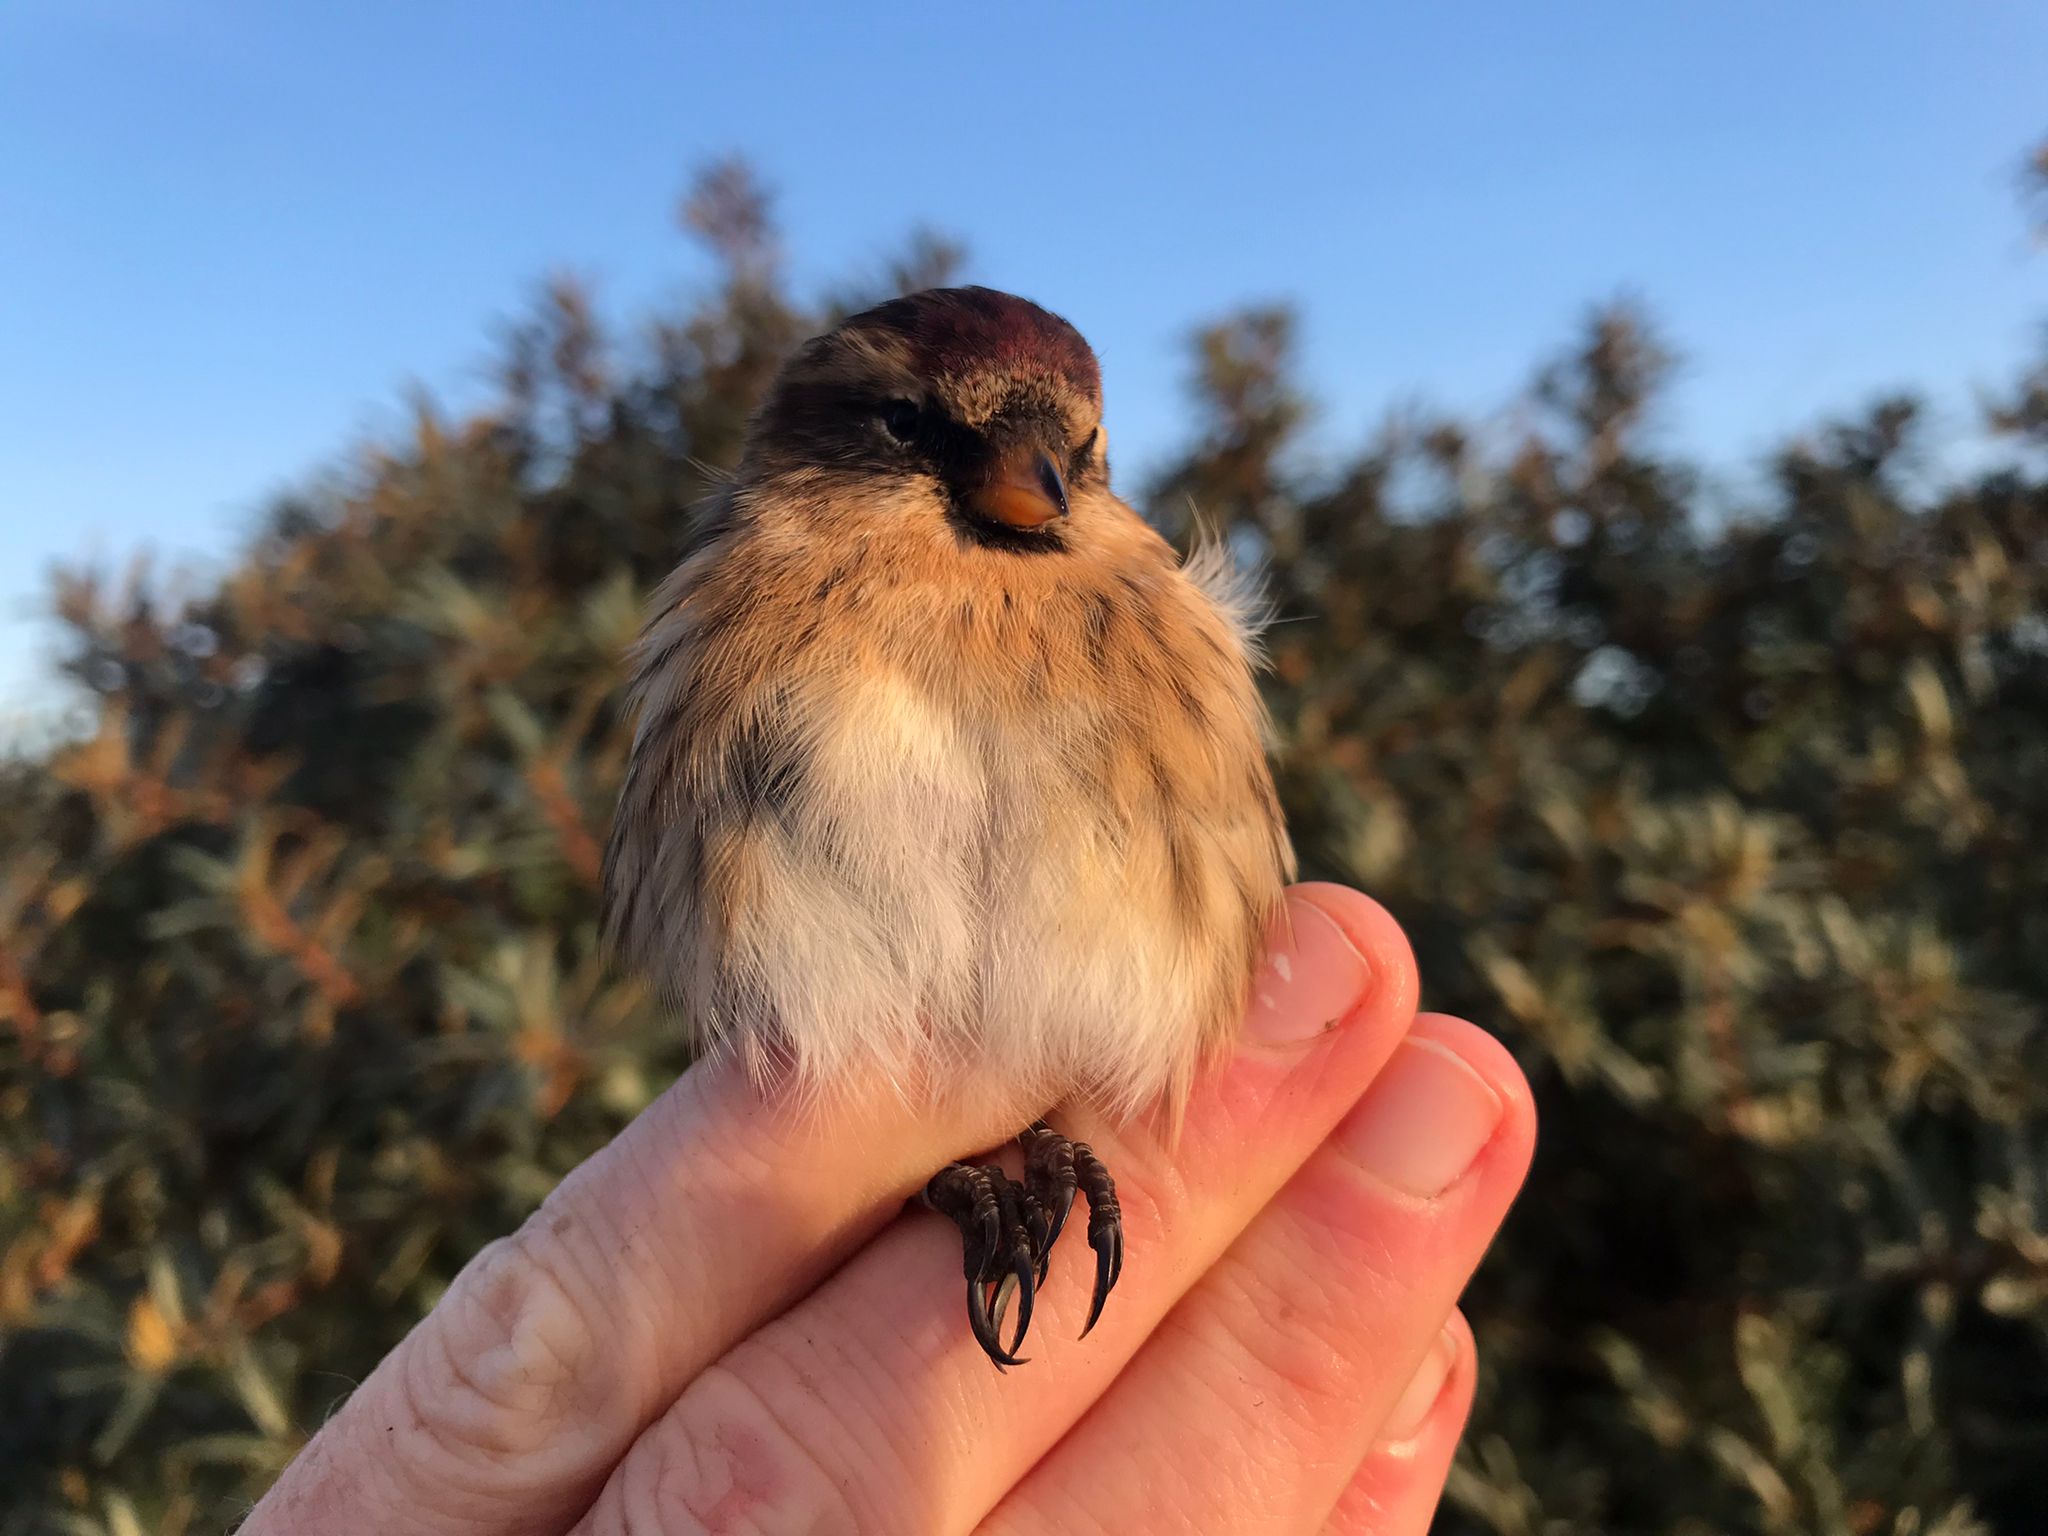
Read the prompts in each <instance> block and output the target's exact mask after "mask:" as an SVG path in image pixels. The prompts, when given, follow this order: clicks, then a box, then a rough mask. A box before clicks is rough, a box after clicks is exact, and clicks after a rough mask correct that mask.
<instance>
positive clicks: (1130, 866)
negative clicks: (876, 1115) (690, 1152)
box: [605, 288, 1293, 1111]
mask: <svg viewBox="0 0 2048 1536" xmlns="http://www.w3.org/2000/svg"><path fill="white" fill-rule="evenodd" d="M1100 412H1101V386H1100V376H1099V372H1098V370H1097V366H1096V361H1095V357H1094V354H1093V353H1092V352H1091V351H1090V350H1089V348H1088V346H1087V343H1086V342H1085V341H1083V340H1082V339H1081V337H1080V335H1079V334H1078V333H1077V332H1076V331H1075V330H1074V328H1073V327H1072V326H1070V325H1068V324H1067V323H1066V322H1065V321H1064V320H1061V319H1059V318H1058V317H1057V316H1054V315H1051V314H1049V313H1047V312H1046V311H1044V310H1042V309H1040V308H1038V307H1037V306H1036V305H1032V304H1029V303H1027V302H1025V301H1024V300H1021V299H1017V298H1012V297H1010V296H1008V295H1005V294H998V293H994V292H991V291H989V290H986V289H971V288H970V289H951V290H934V291H931V292H927V293H921V294H915V295H911V296H909V297H907V298H903V299H898V300H894V301H892V302H891V303H888V304H884V305H882V306H880V307H879V308H876V309H873V310H870V311H868V312H866V313H865V314H861V315H857V316H854V317H853V318H852V319H850V320H848V321H846V322H845V323H844V324H842V325H841V326H839V327H838V328H837V329H836V330H834V331H832V332H830V333H829V334H827V335H824V336H821V337H819V338H816V339H815V340H813V341H811V342H808V343H806V344H805V345H804V346H803V347H802V348H801V349H799V351H798V352H797V353H796V354H795V355H794V356H793V357H792V358H791V360H790V361H789V363H788V364H787V365H786V367H785V368H784V370H783V371H782V373H781V375H780V377H779V378H778V380H777V381H776V384H775V386H774V388H773V389H772V391H771V393H770V395H769V398H768V399H767V401H766V403H765V404H764V405H763V407H762V408H761V410H760V412H759V413H758V415H757V416H756V418H755V421H754V423H753V426H752V429H751V432H750V436H749V442H748V446H747V449H746V452H745V455H744V457H743V460H742V463H741V466H740V469H739V472H738V475H737V477H736V479H735V481H734V483H733V484H732V485H731V486H730V487H728V488H727V489H726V490H724V491H723V492H722V493H721V494H720V495H719V497H718V498H717V500H716V502H715V504H714V505H713V506H712V507H711V508H710V510H709V513H708V515H707V517H706V518H705V519H704V522H703V524H702V526H701V528H700V529H699V531H698V533H697V535H696V536H695V538H694V540H693V542H692V545H691V547H690V548H689V550H688V552H687V554H686V556H685V558H684V559H683V561H682V563H681V565H680V566H679V567H678V568H677V570H676V571H675V572H674V574H673V575H672V576H670V577H669V579H668V580H667V581H666V582H665V583H664V584H663V586H662V587H661V589H660V590H659V592H658V593H657V594H656V595H655V598H654V602H653V609H652V614H651V617H650V619H649V622H648V625H647V628H646V631H645V633H644V634H643V636H642V638H641V639H640V641H639V643H638V645H637V646H636V648H635V650H634V652H633V655H632V697H633V701H634V703H635V704H636V705H637V707H638V709H639V712H640V719H639V727H638V733H637V735H636V738H635V742H634V748H633V754H632V761H631V765H630V768H629V771H628V773H627V777H626V782H625V786H624V789H623V792H622V794H621V799H620V804H619V811H618V817H617V821H616V824H615V826H614V828H613V832H612V837H611V841H610V845H609V847H608V849H607V852H606V858H605V900H606V908H607V920H608V923H609V925H610V927H611V930H612V932H613V933H614V935H615V937H616V940H617V942H618V943H619V945H620V947H621V948H622V950H623V952H624V953H625V955H626V956H627V957H628V958H629V960H630V961H631V962H632V963H634V964H635V965H637V966H638V967H640V968H642V969H643V970H644V971H645V972H646V973H647V974H648V975H650V976H651V977H653V978H654V979H655V980H657V981H658V983H659V984H660V985H661V987H662V988H663V990H664V991H665V993H666V994H667V996H668V997H669V998H670V999H671V1000H672V1001H673V1002H674V1004H675V1005H676V1006H677V1007H678V1009H679V1010H680V1011H681V1013H682V1014H683V1016H684V1017H685V1018H686V1019H687V1020H688V1021H689V1023H690V1025H691V1026H692V1027H693V1028H694V1029H695V1030H697V1031H698V1032H699V1034H700V1036H701V1037H702V1039H703V1040H704V1041H705V1042H706V1043H707V1044H709V1045H711V1046H713V1047H715V1048H737V1049H739V1050H742V1051H744V1052H745V1053H746V1054H747V1056H748V1058H749V1059H750V1060H751V1061H752V1062H754V1063H755V1064H756V1065H757V1066H758V1067H763V1068H765V1067H767V1066H768V1065H770V1064H777V1065H780V1066H782V1067H784V1068H786V1069H787V1070H788V1071H789V1072H791V1073H793V1075H794V1077H795V1079H796V1081H797V1083H798V1085H799V1087H803V1086H816V1085H820V1084H823V1083H827V1082H829V1081H830V1080H832V1078H833V1077H834V1076H835V1075H836V1074H838V1073H840V1072H842V1071H844V1070H846V1069H847V1068H849V1067H851V1066H853V1065H854V1064H855V1063H856V1062H862V1061H865V1062H873V1063H879V1064H880V1065H881V1066H882V1067H884V1068H885V1069H886V1070H888V1071H890V1072H892V1073H894V1074H896V1075H897V1077H898V1078H899V1080H901V1081H903V1082H905V1083H906V1084H908V1083H911V1082H914V1081H915V1082H923V1081H930V1080H932V1079H933V1078H934V1077H940V1078H942V1077H943V1076H945V1075H946V1073H947V1071H948V1070H950V1069H951V1068H952V1067H954V1066H956V1065H960V1064H967V1063H971V1064H972V1065H973V1066H974V1068H975V1069H976V1070H977V1071H985V1072H992V1073H997V1074H1001V1076H1002V1077H1003V1078H1004V1079H1005V1080H1007V1081H1008V1082H1010V1083H1012V1084H1015V1085H1017V1086H1020V1087H1022V1088H1024V1089H1025V1090H1026V1091H1028V1092H1030V1093H1032V1094H1034V1095H1035V1096H1037V1098H1038V1099H1039V1100H1041V1101H1042V1102H1043V1103H1046V1104H1052V1103H1056V1102H1060V1101H1063V1100H1066V1099H1069V1098H1073V1097H1076V1096H1080V1097H1085V1098H1088V1099H1090V1100H1093V1101H1095V1102H1098V1103H1100V1104H1102V1105H1104V1106H1106V1107H1108V1108H1110V1109H1112V1110H1116V1111H1131V1110H1134V1109H1136V1108H1137V1107H1139V1106H1141V1105H1142V1104H1143V1103H1144V1102H1146V1101H1147V1100H1149V1099H1152V1098H1153V1097H1155V1096H1156V1095H1158V1094H1159V1093H1160V1092H1161V1091H1162V1090H1164V1091H1166V1092H1167V1093H1168V1094H1169V1095H1176V1096H1177V1095H1179V1094H1180V1093H1182V1092H1183V1091H1184V1090H1185V1087H1186V1085H1187V1083H1188V1081H1189V1079H1190V1077H1191V1075H1192V1073H1193V1070H1194V1067H1195V1065H1196V1063H1197V1061H1198V1060H1199V1058H1200V1057H1201V1055H1202V1053H1203V1052H1204V1051H1205V1050H1206V1049H1209V1048H1212V1047H1215V1046H1217V1045H1218V1044H1220V1043H1222V1042H1223V1041H1225V1040H1226V1039H1227V1038H1228V1036H1229V1034H1230V1032H1231V1030H1232V1028H1233V1027H1234V1025H1235V1023H1236V1021H1237V1019H1238V1018H1239V1016H1240V1014H1241V1012H1242V1009H1243V1006H1244V1003H1245V998H1246V992H1247V988H1248V985H1249V981H1250V977H1251V973H1252V969H1253V967H1254V965H1255V963H1256V961H1257V957H1258V954H1259V951H1260V945H1261V943H1262V940H1263V937H1264V934H1265V931H1266V929H1267V927H1268V924H1269V922H1270V921H1271V919H1272V917H1273V915H1274V913H1275V912H1276V910H1277V908H1278V905H1279V901H1280V894H1281V890H1282V887H1283V885H1284V883H1285V882H1286V880H1287V879H1288V878H1290V876H1291V873H1292V867H1293V860H1292V854H1291V852H1290V850H1289V848H1288V846H1287V841H1286V836H1285V833H1284V831H1283V828H1282V825H1281V821H1280V815H1279V810H1278V807H1277V804H1276V801H1275V798H1274V794H1273V787H1272V781H1271V778H1270V775H1269V773H1268V771H1267V767H1266V760H1265V752H1264V724H1265V722H1264V715H1263V712H1262V708H1261V705H1260V702H1259V698H1258V694H1257V691H1256V689H1255V687H1254V685H1253V679H1252V665H1251V662H1252V655H1253V648H1254V644H1255V637H1254V635H1253V633H1252V631H1251V622H1252V620H1251V613H1252V606H1251V605H1249V604H1247V602H1246V601H1245V595H1244V592H1243V590H1242V588H1241V585H1240V584H1239V583H1238V582H1237V581H1236V580H1235V578H1234V577H1233V575H1232V573H1231V571H1230V569H1229V566H1228V562H1226V561H1223V560H1221V559H1219V558H1216V557H1214V556H1211V557H1207V558H1205V559H1202V560H1199V561H1191V562H1190V563H1189V564H1188V565H1185V566H1184V565H1182V564H1181V563H1180V562H1179V561H1178V560H1177V559H1176V557H1175V555H1174V553H1173V551H1172V549H1171V548H1170V547H1169V546H1168V545H1167V544H1166V542H1165V541H1164V540H1163V539H1161V538H1160V537H1159V536H1158V534H1156V533H1155V532H1153V531H1152V530H1151V529H1150V528H1149V527H1147V526H1146V524H1145V523H1144V522H1143V521H1142V520H1141V519H1140V518H1139V517H1138V516H1137V515H1136V514H1135V513H1134V512H1133V511H1132V510H1131V509H1130V508H1129V507H1128V506H1126V505H1125V504H1124V503H1123V502H1122V501H1120V500H1118V499H1117V498H1116V497H1115V496H1114V495H1113V494H1112V493H1111V491H1110V489H1109V481H1108V471H1107V466H1106V462H1105V457H1104V449H1103V439H1102V436H1101V430H1100V428H1101V421H1100ZM1020 466H1021V467H1020ZM1048 471H1049V472H1050V475H1049V477H1048ZM1020 476H1021V477H1022V478H1019V477H1020ZM1032 476H1036V477H1037V478H1036V479H1033V478H1032ZM1006 477H1007V478H1006ZM1055 482H1057V485H1055ZM1005 486H1007V487H1009V488H1010V490H1009V491H1008V492H1007V493H1006V494H1009V495H1010V496H1011V497H1012V499H1011V500H1010V501H1007V502H1006V501H1003V500H1001V499H999V498H997V497H996V496H995V492H996V491H998V490H1001V489H1002V488H1003V487H1005ZM1019 486H1021V487H1023V489H1022V490H1018V489H1017V487H1019ZM1018 496H1022V497H1023V498H1024V500H1023V501H1018V500H1017V499H1016V497H1018ZM1019 507H1023V508H1025V509H1026V510H1027V511H1029V510H1030V509H1034V508H1035V509H1037V511H1036V512H1034V513H1033V514H1032V515H1034V516H1042V517H1043V518H1044V519H1045V521H1044V522H1043V523H1042V524H1033V523H1032V522H1031V520H1030V517H1027V516H1025V515H1024V514H1023V513H1021V512H1015V511H1014V509H1016V508H1019ZM1059 507H1064V508H1065V511H1066V514H1067V515H1055V511H1056V510H1057V509H1058V508H1059ZM991 508H997V509H1000V515H993V516H992V515H991V514H990V510H989V509H991ZM1013 513H1014V515H1013ZM934 1066H936V1067H937V1069H938V1070H937V1071H936V1072H934V1071H932V1070H930V1069H931V1068H933V1067H934Z"/></svg>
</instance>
